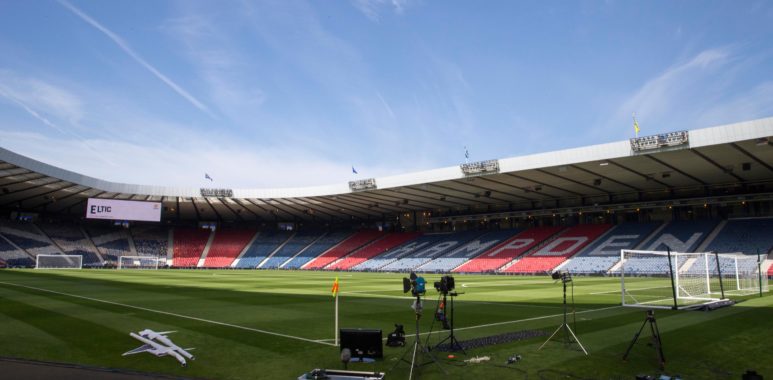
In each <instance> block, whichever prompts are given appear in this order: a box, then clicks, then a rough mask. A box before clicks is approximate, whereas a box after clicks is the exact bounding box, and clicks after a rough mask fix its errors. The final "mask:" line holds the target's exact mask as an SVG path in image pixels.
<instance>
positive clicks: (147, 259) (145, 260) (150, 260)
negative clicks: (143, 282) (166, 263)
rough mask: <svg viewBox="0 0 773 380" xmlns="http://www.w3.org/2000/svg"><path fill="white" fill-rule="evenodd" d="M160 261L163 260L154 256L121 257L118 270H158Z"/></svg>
mask: <svg viewBox="0 0 773 380" xmlns="http://www.w3.org/2000/svg"><path fill="white" fill-rule="evenodd" d="M161 260H164V259H162V258H160V257H156V256H121V257H120V258H118V269H158V266H159V262H161ZM161 265H163V263H162V264H161Z"/></svg>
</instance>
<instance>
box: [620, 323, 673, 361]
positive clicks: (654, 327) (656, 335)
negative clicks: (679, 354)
mask: <svg viewBox="0 0 773 380" xmlns="http://www.w3.org/2000/svg"><path fill="white" fill-rule="evenodd" d="M648 322H649V324H650V330H651V331H652V345H653V346H655V348H656V349H657V350H658V359H659V363H660V369H665V368H666V357H665V356H664V355H663V342H662V341H661V340H660V330H659V329H658V321H656V320H655V312H654V311H653V310H647V316H646V317H645V318H644V322H642V324H641V327H639V331H637V332H636V335H634V336H633V340H632V341H631V344H630V345H629V346H628V349H627V350H625V355H623V360H626V359H627V358H628V354H630V353H631V350H632V349H633V345H634V344H636V341H637V340H639V335H641V332H642V330H644V326H645V325H646V324H647V323H648Z"/></svg>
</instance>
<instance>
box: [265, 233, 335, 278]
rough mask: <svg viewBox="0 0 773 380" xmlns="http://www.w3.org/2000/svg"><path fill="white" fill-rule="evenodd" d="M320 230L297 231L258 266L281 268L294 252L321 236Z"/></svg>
mask: <svg viewBox="0 0 773 380" xmlns="http://www.w3.org/2000/svg"><path fill="white" fill-rule="evenodd" d="M322 234H323V232H321V231H314V230H312V231H299V232H298V233H296V234H294V235H293V236H292V237H291V238H290V239H289V240H287V242H285V243H284V244H283V245H282V247H281V248H279V250H277V251H276V252H275V253H274V254H272V255H271V257H269V258H268V260H266V262H264V263H263V264H262V265H260V266H259V267H258V268H263V269H274V268H281V267H283V264H284V263H285V262H287V261H288V260H290V258H292V257H295V255H296V254H298V253H299V252H301V251H302V250H304V249H305V248H306V247H308V246H309V245H310V244H311V243H313V242H314V241H316V240H317V239H319V238H320V237H322Z"/></svg>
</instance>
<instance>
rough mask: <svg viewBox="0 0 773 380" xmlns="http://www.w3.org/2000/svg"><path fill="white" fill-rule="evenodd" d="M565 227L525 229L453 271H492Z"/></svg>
mask: <svg viewBox="0 0 773 380" xmlns="http://www.w3.org/2000/svg"><path fill="white" fill-rule="evenodd" d="M562 229H563V227H535V228H530V229H528V230H526V231H523V232H521V233H519V234H517V235H515V236H513V237H511V238H510V239H508V240H505V241H504V242H502V243H500V244H499V245H497V246H495V247H494V248H492V249H490V250H488V251H486V252H483V253H482V254H481V255H479V256H478V257H475V258H473V259H472V260H470V261H468V262H466V263H464V264H463V265H461V266H459V267H458V268H456V269H454V270H453V271H452V272H455V273H479V272H492V271H495V270H497V269H499V268H501V267H502V266H504V265H505V264H507V263H509V262H511V261H513V260H514V259H516V258H517V257H519V256H521V255H523V254H524V253H526V252H528V251H529V250H531V249H533V248H534V247H536V246H538V245H539V244H541V243H542V242H543V241H545V240H547V239H548V238H550V237H551V236H553V235H555V234H557V233H558V232H560V231H561V230H562Z"/></svg>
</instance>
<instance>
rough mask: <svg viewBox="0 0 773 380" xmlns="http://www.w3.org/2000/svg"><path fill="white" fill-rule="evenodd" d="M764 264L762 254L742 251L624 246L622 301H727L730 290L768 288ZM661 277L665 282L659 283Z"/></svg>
mask: <svg viewBox="0 0 773 380" xmlns="http://www.w3.org/2000/svg"><path fill="white" fill-rule="evenodd" d="M760 264H761V263H760V259H759V258H758V257H754V256H751V255H744V254H738V253H733V254H719V253H715V252H695V253H685V252H670V251H665V252H663V251H640V250H625V249H624V250H621V251H620V285H621V299H622V305H623V306H632V307H645V308H650V309H657V308H661V309H686V308H695V307H701V306H703V305H707V304H710V303H714V302H720V301H723V300H726V298H725V297H726V296H727V295H733V296H738V295H750V294H755V293H762V292H767V291H768V281H767V277H766V276H764V275H763V274H762V273H761V272H760V268H761V265H760ZM658 278H660V279H664V281H663V282H664V283H661V284H658V281H657V279H658ZM626 280H628V283H626ZM637 283H639V284H638V286H637Z"/></svg>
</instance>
